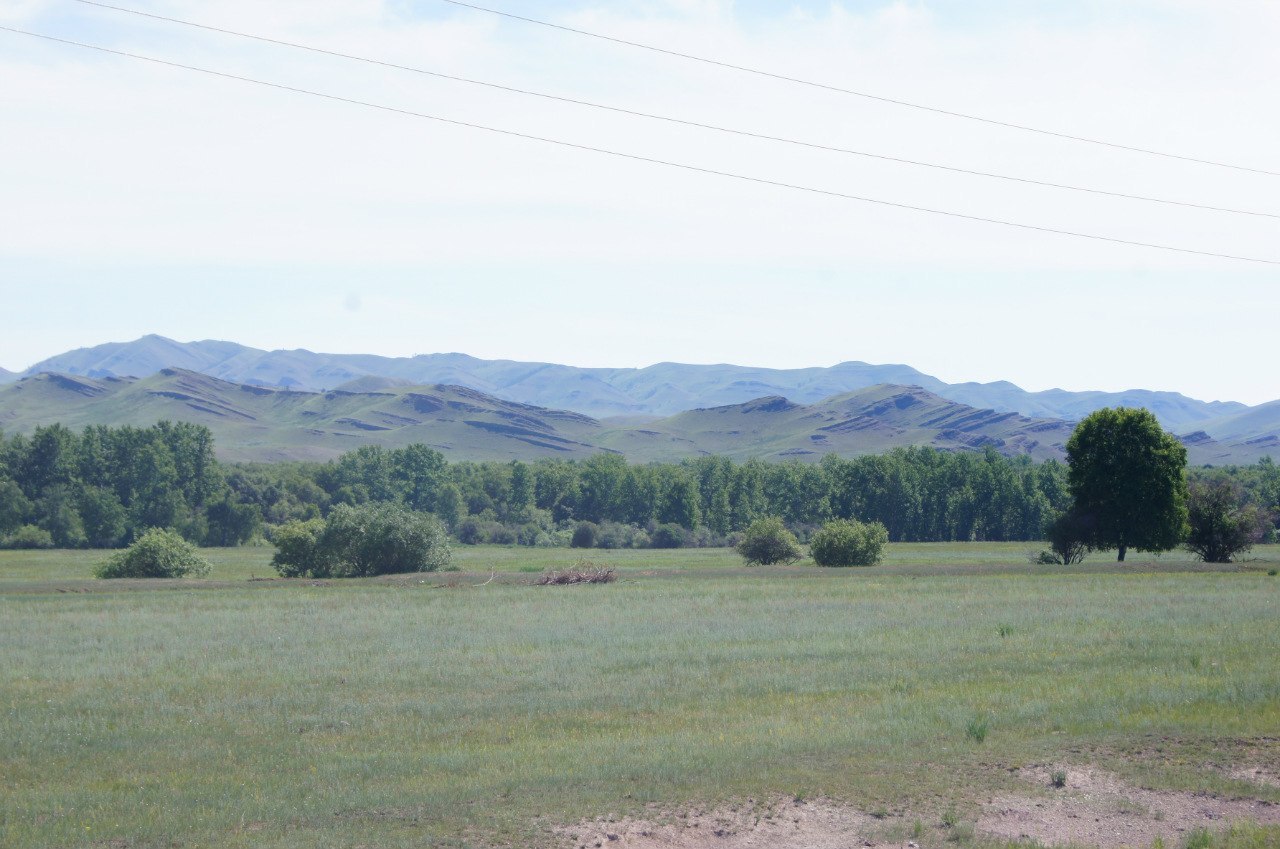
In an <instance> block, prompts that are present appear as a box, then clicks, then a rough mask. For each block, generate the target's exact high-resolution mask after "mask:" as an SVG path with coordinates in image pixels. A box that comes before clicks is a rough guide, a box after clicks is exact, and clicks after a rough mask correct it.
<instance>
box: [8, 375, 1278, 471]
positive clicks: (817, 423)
mask: <svg viewBox="0 0 1280 849" xmlns="http://www.w3.org/2000/svg"><path fill="white" fill-rule="evenodd" d="M346 386H347V388H343V389H336V390H332V391H329V392H323V393H322V392H300V391H292V390H288V389H279V388H267V387H262V386H251V385H246V384H237V383H230V382H228V381H224V380H219V379H217V378H214V377H209V376H208V375H204V374H200V373H198V372H194V371H189V370H185V369H164V370H162V371H160V372H159V373H157V374H154V375H152V376H151V377H147V378H143V379H133V378H118V377H103V378H89V377H77V376H70V375H63V374H40V375H36V376H34V377H28V378H24V379H22V380H20V381H17V382H15V383H10V384H8V385H5V386H3V387H0V428H2V429H3V430H5V431H6V432H9V433H23V432H29V431H31V430H32V429H33V428H35V427H36V426H38V425H46V424H52V423H54V422H61V423H63V424H65V425H68V426H70V427H74V428H80V427H84V426H85V425H90V424H106V425H138V426H145V425H150V424H154V423H155V422H157V421H161V420H165V419H168V420H171V421H187V422H193V423H196V424H202V425H205V426H207V427H208V428H209V429H210V430H211V431H212V432H213V433H214V436H215V438H216V440H217V445H218V453H219V455H220V456H221V457H222V458H224V459H227V460H258V461H279V460H323V459H328V458H331V457H336V456H338V455H339V454H342V453H344V452H346V451H350V450H351V449H353V448H356V447H359V446H360V445H366V444H373V445H382V446H385V447H400V446H404V445H409V444H412V443H424V444H427V445H429V446H431V447H433V448H435V449H437V450H439V451H440V452H442V453H443V454H444V455H445V456H446V457H448V458H449V459H451V460H513V459H522V460H530V459H537V458H540V457H558V458H564V459H571V458H575V457H587V456H590V455H591V454H595V453H598V452H600V451H612V452H617V453H621V454H623V455H625V456H626V457H627V458H628V459H630V460H633V461H636V462H647V461H659V460H661V461H673V460H680V459H683V458H686V457H696V456H702V455H708V454H717V455H724V456H729V457H736V458H739V459H742V458H747V457H761V458H765V459H771V460H789V459H799V460H805V461H816V460H819V459H821V458H822V456H823V455H825V454H829V453H835V454H839V455H841V456H856V455H860V454H873V453H881V452H884V451H887V450H889V449H891V448H894V447H896V446H904V445H922V446H932V447H936V448H940V449H943V450H948V451H972V450H982V449H984V448H986V447H988V446H990V447H992V448H994V449H996V450H997V451H999V452H1001V453H1002V454H1007V455H1010V456H1016V455H1022V454H1026V455H1029V456H1031V457H1033V458H1035V459H1038V460H1043V459H1048V458H1051V457H1057V458H1061V457H1062V453H1063V445H1064V444H1065V442H1066V439H1067V437H1068V436H1069V435H1070V433H1071V429H1072V424H1071V423H1070V422H1066V421H1062V420H1058V419H1033V418H1028V417H1025V416H1021V415H1018V414H1016V413H1001V412H995V411H993V410H982V409H977V408H975V407H970V406H966V405H964V404H958V403H956V402H953V401H948V400H946V399H944V398H941V397H939V396H937V395H934V394H933V393H931V392H928V391H926V390H924V389H921V388H919V387H903V386H895V385H880V386H873V387H871V388H869V389H863V390H859V391H856V392H848V393H844V394H841V395H835V396H833V397H830V398H827V399H825V400H823V401H820V402H818V403H815V404H808V405H804V404H796V403H793V402H792V401H789V400H787V399H786V398H783V397H781V396H776V395H774V396H767V397H763V398H758V399H756V400H754V401H749V402H747V403H745V404H732V405H726V406H719V407H711V408H705V409H696V410H690V411H688V412H684V413H679V414H677V415H674V416H670V417H667V418H658V419H648V418H644V417H634V418H631V419H619V420H612V421H604V422H602V421H598V420H596V419H593V418H590V417H589V416H585V415H582V414H580V413H573V412H566V411H563V410H551V409H547V408H545V407H536V406H532V405H527V404H519V403H516V402H513V401H504V400H501V399H499V398H495V397H493V396H491V395H487V394H485V393H482V392H478V391H476V390H473V389H467V388H465V387H461V386H447V385H432V386H404V385H401V384H400V382H399V381H397V380H394V379H385V378H372V377H363V378H358V379H356V380H355V381H353V382H350V383H348V384H346ZM1188 447H1189V450H1190V452H1191V457H1192V461H1193V462H1197V463H1210V462H1211V463H1217V464H1220V463H1225V462H1251V461H1253V460H1255V459H1257V457H1259V456H1261V452H1263V451H1265V449H1266V446H1255V445H1249V444H1246V443H1236V442H1223V441H1216V440H1214V439H1213V438H1212V437H1210V436H1208V435H1203V434H1202V435H1200V436H1199V437H1197V438H1196V439H1193V440H1189V442H1188Z"/></svg>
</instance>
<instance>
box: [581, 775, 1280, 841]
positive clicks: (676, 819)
mask: <svg viewBox="0 0 1280 849" xmlns="http://www.w3.org/2000/svg"><path fill="white" fill-rule="evenodd" d="M1056 772H1063V773H1065V774H1066V783H1065V786H1063V787H1060V788H1058V787H1053V786H1052V777H1053V775H1054V773H1056ZM1017 775H1018V777H1019V778H1021V779H1022V780H1024V781H1025V782H1026V783H1027V790H1028V792H1027V793H1026V794H1011V795H1006V796H1000V797H997V798H995V799H992V800H991V801H990V802H988V803H987V804H986V805H985V806H984V807H983V810H982V814H981V816H980V817H979V819H978V821H977V823H976V824H974V828H975V831H976V834H977V835H979V836H987V837H995V838H1005V839H1012V840H1019V839H1024V840H1025V839H1030V840H1035V841H1039V842H1040V843H1041V844H1043V845H1045V846H1065V845H1074V846H1096V847H1100V849H1120V847H1144V848H1145V847H1148V846H1150V845H1151V843H1152V841H1154V840H1155V839H1156V838H1161V839H1162V840H1164V841H1165V843H1166V845H1170V846H1179V845H1181V843H1182V841H1183V840H1184V839H1185V837H1186V835H1187V834H1188V833H1190V832H1192V831H1195V830H1196V829H1200V828H1205V829H1209V830H1211V831H1217V830H1220V829H1225V828H1227V827H1228V826H1229V825H1231V824H1232V823H1234V822H1253V823H1259V824H1280V805H1274V804H1271V803H1268V802H1262V801H1256V800H1250V799H1224V798H1218V797H1215V796H1207V795H1201V794H1195V793H1182V792H1174V791H1164V790H1146V789H1143V788H1141V787H1136V786H1134V785H1131V784H1127V783H1125V782H1123V781H1121V780H1120V779H1119V778H1117V777H1116V776H1114V775H1112V774H1110V773H1107V772H1105V771H1103V770H1100V769H1097V768H1095V767H1088V766H1073V765H1062V764H1058V765H1043V766H1036V767H1027V768H1025V769H1022V770H1019V771H1018V773H1017ZM1231 776H1232V777H1234V778H1238V779H1240V780H1243V781H1248V782H1251V783H1253V784H1258V785H1264V784H1268V785H1277V784H1280V775H1277V774H1276V773H1273V772H1269V771H1268V770H1266V769H1263V768H1255V767H1248V768H1238V769H1236V770H1235V771H1233V772H1232V773H1231ZM915 819H916V817H914V816H911V815H907V816H904V817H898V818H895V819H893V820H889V821H886V820H877V819H875V818H873V817H871V816H868V815H867V814H865V813H863V812H861V811H858V810H856V809H854V808H852V807H850V806H848V805H844V804H842V803H840V802H837V801H834V800H829V799H814V800H799V799H790V798H781V797H779V798H775V799H770V800H765V801H760V800H745V801H742V802H739V803H736V804H729V805H726V806H723V807H720V808H716V809H711V810H702V809H690V810H684V811H663V810H658V809H651V810H650V812H649V813H648V814H646V815H644V816H642V817H627V818H618V819H608V818H606V819H598V820H592V821H588V822H581V823H578V824H577V825H574V826H569V827H565V828H561V829H559V830H558V834H559V835H560V836H561V838H563V840H564V842H565V846H566V847H567V848H568V849H863V847H874V849H888V847H891V846H892V847H905V849H916V844H915V842H914V841H911V840H905V839H904V840H901V841H898V842H893V843H886V842H882V841H878V840H877V835H883V834H885V833H886V830H887V828H888V827H890V826H892V825H895V824H896V825H898V826H899V828H898V829H897V832H896V833H898V834H902V833H906V829H905V828H904V827H902V826H905V824H906V823H910V822H913V821H914V820H915ZM922 819H925V820H926V821H928V818H922Z"/></svg>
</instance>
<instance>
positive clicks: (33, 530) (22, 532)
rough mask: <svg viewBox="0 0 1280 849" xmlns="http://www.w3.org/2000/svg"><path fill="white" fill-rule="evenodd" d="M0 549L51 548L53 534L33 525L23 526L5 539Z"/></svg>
mask: <svg viewBox="0 0 1280 849" xmlns="http://www.w3.org/2000/svg"><path fill="white" fill-rule="evenodd" d="M0 548H53V534H51V533H49V532H48V531H46V530H45V529H44V528H37V527H36V526H35V525H23V526H22V527H20V528H18V529H17V530H16V531H14V532H13V533H11V534H9V536H7V537H5V538H4V543H3V545H0Z"/></svg>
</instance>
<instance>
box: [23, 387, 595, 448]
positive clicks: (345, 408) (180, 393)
mask: <svg viewBox="0 0 1280 849" xmlns="http://www.w3.org/2000/svg"><path fill="white" fill-rule="evenodd" d="M162 419H171V420H175V421H189V422H194V423H196V424H202V425H205V426H207V427H209V429H210V430H212V431H213V434H214V437H215V439H216V440H217V445H218V453H219V455H220V456H222V457H224V458H226V459H230V460H264V461H274V460H300V459H327V458H330V457H335V456H337V455H339V454H342V453H344V452H346V451H350V450H352V449H353V448H357V447H359V446H360V445H365V444H376V445H385V446H392V447H394V446H402V445H408V444H411V443H415V442H422V443H426V444H428V445H431V446H432V447H433V448H436V449H438V450H440V451H442V452H443V453H444V454H445V455H446V456H448V457H449V458H450V459H487V460H493V459H514V458H517V457H520V458H525V459H529V458H535V457H564V456H568V457H574V456H587V455H590V454H593V453H596V452H597V451H598V450H600V449H599V448H597V447H596V446H595V445H594V444H592V443H591V442H590V441H589V440H591V439H592V438H593V437H594V436H595V435H596V434H597V433H599V432H600V431H601V430H602V428H601V426H600V424H599V423H598V422H596V421H595V420H594V419H591V418H589V417H587V416H583V415H581V414H579V413H569V412H562V411H558V410H543V409H540V408H537V407H530V406H527V405H523V404H515V403H512V402H509V401H502V400H499V399H497V398H493V397H491V396H487V395H484V394H482V393H479V392H475V391H474V390H471V389H466V388H464V387H460V386H432V387H407V388H400V389H397V390H394V391H377V392H345V391H334V392H327V393H316V392H295V391H291V390H284V389H271V388H265V387H259V386H249V385H242V384H234V383H229V382H227V381H223V380H219V379H217V378H213V377H209V376H208V375H204V374H199V373H198V372H193V371H187V370H183V369H165V370H164V371H161V372H160V373H158V374H155V375H152V376H151V377H148V378H143V379H140V380H138V379H124V378H85V377H74V376H68V375H57V374H42V375H37V376H35V377H30V378H25V379H23V380H21V381H19V382H18V383H15V384H10V385H9V386H5V387H3V388H0V427H2V428H4V429H5V430H6V431H10V432H15V431H16V432H23V431H29V430H30V429H31V428H33V427H34V426H36V425H39V424H51V423H53V422H61V423H63V424H65V425H67V426H69V427H83V426H84V425H88V424H109V425H148V424H152V423H154V422H157V421H160V420H162Z"/></svg>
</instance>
